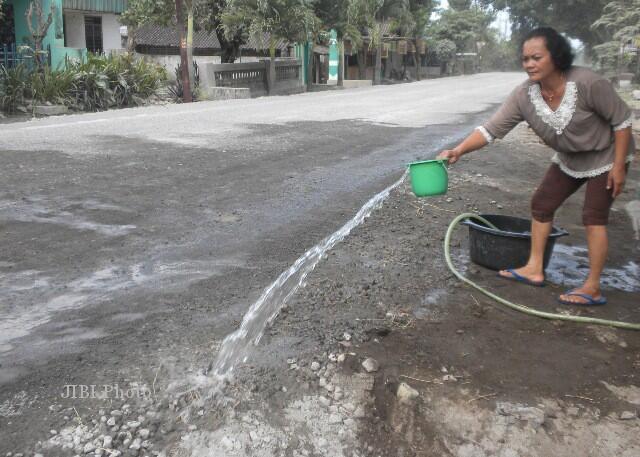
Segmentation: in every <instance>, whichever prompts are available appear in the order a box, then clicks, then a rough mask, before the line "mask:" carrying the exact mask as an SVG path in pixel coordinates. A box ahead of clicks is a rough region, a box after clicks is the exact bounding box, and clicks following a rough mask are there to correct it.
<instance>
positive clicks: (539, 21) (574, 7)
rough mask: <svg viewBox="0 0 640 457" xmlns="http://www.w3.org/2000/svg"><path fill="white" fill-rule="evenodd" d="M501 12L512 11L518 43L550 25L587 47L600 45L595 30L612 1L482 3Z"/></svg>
mask: <svg viewBox="0 0 640 457" xmlns="http://www.w3.org/2000/svg"><path fill="white" fill-rule="evenodd" d="M480 2H481V3H483V4H485V5H491V6H493V7H494V8H495V9H497V10H508V11H509V15H510V17H511V20H512V23H513V24H512V32H513V35H514V38H516V39H517V40H518V41H519V40H520V39H521V38H522V37H523V36H524V35H526V33H527V32H529V31H530V30H532V29H534V28H536V27H540V26H543V25H544V26H550V27H554V28H556V29H557V30H558V31H560V32H562V33H565V34H566V35H567V36H569V37H571V38H577V39H579V40H581V41H582V42H583V43H585V45H587V47H591V46H593V45H595V44H597V43H598V37H597V34H596V33H595V32H594V30H593V29H592V28H591V24H593V23H594V22H595V21H596V20H597V19H598V18H599V17H600V16H601V15H602V9H603V8H604V6H605V5H606V4H607V3H608V0H564V1H560V0H480Z"/></svg>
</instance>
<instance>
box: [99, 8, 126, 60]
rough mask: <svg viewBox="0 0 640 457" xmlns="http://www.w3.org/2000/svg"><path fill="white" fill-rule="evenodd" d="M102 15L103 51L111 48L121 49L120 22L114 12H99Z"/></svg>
mask: <svg viewBox="0 0 640 457" xmlns="http://www.w3.org/2000/svg"><path fill="white" fill-rule="evenodd" d="M101 16H102V47H103V48H104V50H105V52H107V51H109V50H111V49H122V38H121V37H120V26H121V25H122V24H120V22H119V21H118V16H116V15H115V14H101Z"/></svg>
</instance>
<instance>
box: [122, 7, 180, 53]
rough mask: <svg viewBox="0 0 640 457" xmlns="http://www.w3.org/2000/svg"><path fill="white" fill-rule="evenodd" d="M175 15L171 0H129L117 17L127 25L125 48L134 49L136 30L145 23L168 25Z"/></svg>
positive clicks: (131, 50) (130, 50)
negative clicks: (125, 7)
mask: <svg viewBox="0 0 640 457" xmlns="http://www.w3.org/2000/svg"><path fill="white" fill-rule="evenodd" d="M174 17H175V4H174V2H173V0H129V1H128V4H127V9H126V10H125V11H124V12H123V13H122V14H121V15H120V18H119V19H118V20H119V21H120V23H121V24H122V25H126V26H127V50H128V51H129V52H133V51H135V47H136V31H137V30H138V29H139V28H140V27H142V26H143V25H146V24H158V25H168V24H169V23H170V22H171V21H172V20H173V19H174Z"/></svg>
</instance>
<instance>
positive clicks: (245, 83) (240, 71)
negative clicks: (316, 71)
mask: <svg viewBox="0 0 640 457" xmlns="http://www.w3.org/2000/svg"><path fill="white" fill-rule="evenodd" d="M295 66H297V68H298V77H296V76H295V73H291V72H289V71H287V70H286V69H284V70H283V71H277V67H295ZM301 68H302V63H301V62H300V61H296V60H292V61H286V62H284V61H278V62H273V63H272V62H270V59H262V61H259V62H254V63H247V62H243V63H242V64H239V63H235V64H213V63H209V64H206V65H205V66H204V68H203V69H202V71H201V74H200V85H201V87H202V88H203V90H209V89H211V88H214V87H223V88H245V89H249V90H250V93H251V96H252V97H262V96H265V95H291V94H297V93H301V92H304V91H305V90H306V87H305V85H304V84H303V83H302V79H301V78H300V77H299V72H300V71H301ZM216 73H220V76H222V79H221V80H219V81H216V79H215V74H216ZM278 74H280V76H278ZM210 92H212V91H210Z"/></svg>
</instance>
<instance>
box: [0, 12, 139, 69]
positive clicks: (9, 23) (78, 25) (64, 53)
mask: <svg viewBox="0 0 640 457" xmlns="http://www.w3.org/2000/svg"><path fill="white" fill-rule="evenodd" d="M39 1H41V2H42V6H43V8H42V9H43V18H44V19H45V20H46V17H47V15H48V14H49V13H50V12H51V6H52V5H53V7H54V9H53V21H52V23H51V26H50V27H49V30H48V31H47V34H46V37H45V38H44V40H43V43H42V46H43V49H44V50H50V52H51V55H50V61H51V65H52V67H54V68H55V67H57V66H58V65H60V64H61V63H63V62H64V60H65V57H69V58H76V59H77V58H81V57H82V56H84V55H86V53H87V51H91V52H110V51H114V50H115V51H117V50H121V49H123V38H122V35H123V34H124V35H126V29H124V28H122V26H121V24H120V22H119V16H120V14H121V13H122V12H123V11H124V10H125V9H126V8H127V0H39ZM4 3H5V5H4V10H5V13H6V15H5V19H4V20H3V24H2V29H3V30H4V32H1V31H0V39H3V40H5V41H7V40H9V39H11V36H13V39H14V41H13V44H15V45H16V46H21V45H26V44H29V42H30V38H31V33H30V32H29V28H28V26H27V18H26V17H25V14H26V12H27V10H28V8H29V4H30V3H31V0H4ZM34 16H35V15H34ZM35 21H36V19H35V18H33V22H34V24H35ZM7 30H11V31H13V33H11V32H7ZM3 44H12V43H0V46H1V45H3Z"/></svg>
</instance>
